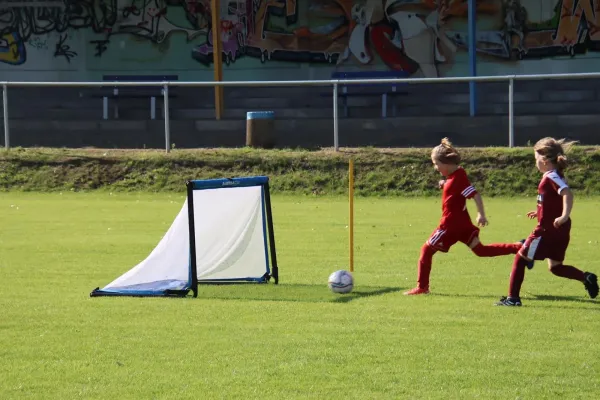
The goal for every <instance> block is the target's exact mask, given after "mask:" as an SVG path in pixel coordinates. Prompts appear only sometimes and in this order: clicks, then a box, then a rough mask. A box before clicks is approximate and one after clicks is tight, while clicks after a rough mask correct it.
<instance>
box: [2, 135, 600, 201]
mask: <svg viewBox="0 0 600 400" xmlns="http://www.w3.org/2000/svg"><path fill="white" fill-rule="evenodd" d="M462 152H463V158H464V166H465V168H466V169H467V171H468V173H469V176H470V178H471V180H472V181H473V182H474V183H475V185H476V186H477V188H478V189H479V190H480V191H481V192H482V193H484V194H485V195H487V196H500V195H501V196H513V195H515V194H518V195H522V194H526V195H534V194H535V191H536V186H537V183H538V181H539V173H538V172H537V171H536V170H535V167H534V162H533V156H532V151H531V149H530V148H518V149H504V148H485V149H464V150H462ZM429 154H430V149H371V148H366V149H345V150H343V151H342V152H339V153H334V152H333V151H331V150H321V151H305V150H253V149H246V148H242V149H219V150H215V149H202V150H174V151H172V152H171V153H170V154H164V153H163V152H160V151H157V150H136V151H132V150H98V149H88V150H68V149H45V148H42V149H23V148H16V149H11V150H9V151H6V150H3V151H0V190H3V191H67V190H73V191H82V190H84V191H87V190H107V191H111V192H123V191H138V190H142V191H152V192H161V191H164V192H182V191H184V183H185V181H186V180H188V179H207V178H222V177H234V176H248V175H267V176H269V177H270V178H271V179H272V182H271V185H272V189H273V191H274V192H275V193H295V194H342V193H346V191H347V187H348V180H347V173H348V158H349V157H351V156H352V157H354V159H355V165H356V167H355V168H356V194H357V195H359V196H373V195H394V196H421V195H437V194H438V190H437V188H436V184H435V183H436V182H437V180H438V179H439V175H438V174H437V172H435V171H434V170H433V169H432V167H431V162H430V159H429ZM572 158H573V161H574V164H573V167H572V168H570V169H569V171H568V178H569V182H570V185H571V186H572V187H573V188H574V189H575V190H576V191H577V192H578V193H579V194H587V195H600V150H599V149H598V148H595V147H581V148H578V149H576V150H575V151H574V152H573V154H572Z"/></svg>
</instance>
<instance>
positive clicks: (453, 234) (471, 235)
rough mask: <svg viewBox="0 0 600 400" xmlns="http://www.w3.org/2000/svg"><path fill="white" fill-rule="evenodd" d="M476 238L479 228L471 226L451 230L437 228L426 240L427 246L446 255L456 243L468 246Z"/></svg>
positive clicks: (441, 227)
mask: <svg viewBox="0 0 600 400" xmlns="http://www.w3.org/2000/svg"><path fill="white" fill-rule="evenodd" d="M477 236H479V228H478V227H476V226H475V225H473V224H468V225H466V224H465V225H463V226H457V227H452V228H448V227H443V226H438V227H437V229H436V230H435V231H433V233H432V234H431V237H430V238H429V239H428V240H427V244H428V245H429V246H431V247H432V248H434V249H435V250H438V251H441V252H444V253H447V252H448V250H450V247H452V246H454V245H455V244H456V243H457V242H462V243H464V244H466V245H467V246H468V245H469V244H470V243H471V241H473V239H475V238H476V237H477Z"/></svg>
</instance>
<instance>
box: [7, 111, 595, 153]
mask: <svg viewBox="0 0 600 400" xmlns="http://www.w3.org/2000/svg"><path fill="white" fill-rule="evenodd" d="M598 126H600V116H597V115H574V116H552V115H545V116H518V117H516V118H515V137H516V141H515V143H516V145H518V146H523V145H527V144H528V142H535V141H537V140H538V139H540V138H542V137H545V136H555V137H568V138H570V139H576V140H579V141H581V143H582V144H587V145H592V144H595V145H599V144H600V136H598V135H597V134H596V131H597V127H598ZM10 128H11V131H10V132H11V139H10V140H11V146H23V147H31V146H48V147H88V146H93V147H99V148H165V135H164V122H163V121H159V120H157V121H140V120H138V121H114V120H113V121H31V120H18V121H11V124H10ZM170 128H171V143H172V144H174V146H175V147H176V148H195V147H242V146H244V145H245V138H246V122H245V121H243V120H238V121H235V120H229V121H206V120H205V121H192V120H190V121H171V124H170ZM275 130H276V138H277V147H303V148H315V147H332V146H333V125H332V121H331V120H328V119H298V120H277V121H276V123H275ZM339 135H340V145H341V146H348V147H357V146H377V147H412V146H415V147H421V146H427V147H429V146H434V145H437V144H439V141H440V139H441V138H443V137H445V136H448V137H450V138H452V141H453V142H454V143H456V144H457V145H459V146H506V145H508V119H507V118H506V117H505V116H488V117H476V118H469V117H446V118H429V117H407V118H389V119H360V118H356V119H341V120H340V124H339ZM0 144H1V145H2V146H3V145H4V144H3V136H2V137H0Z"/></svg>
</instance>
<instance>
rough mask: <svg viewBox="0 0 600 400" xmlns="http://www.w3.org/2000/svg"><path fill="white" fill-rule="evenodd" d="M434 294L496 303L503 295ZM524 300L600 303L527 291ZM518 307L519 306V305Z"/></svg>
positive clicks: (575, 308)
mask: <svg viewBox="0 0 600 400" xmlns="http://www.w3.org/2000/svg"><path fill="white" fill-rule="evenodd" d="M431 295H432V296H442V297H462V298H472V299H490V301H491V304H492V305H493V304H494V303H496V302H497V301H498V300H499V299H500V297H501V296H496V295H479V294H455V293H432V294H431ZM521 299H522V300H523V304H524V305H525V306H526V305H528V304H529V302H530V301H532V302H543V301H546V302H549V301H558V302H565V303H566V302H572V303H583V304H590V305H592V304H597V305H600V302H598V301H596V300H593V299H586V298H582V297H581V296H555V295H544V294H533V293H527V296H523V297H521ZM532 307H535V308H562V309H573V310H593V311H600V307H599V308H597V309H593V308H582V307H569V306H563V305H547V306H545V305H541V304H540V303H537V304H535V305H532ZM517 308H518V307H517Z"/></svg>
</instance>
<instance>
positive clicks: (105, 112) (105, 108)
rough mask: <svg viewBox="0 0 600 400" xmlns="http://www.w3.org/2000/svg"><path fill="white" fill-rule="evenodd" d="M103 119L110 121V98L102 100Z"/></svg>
mask: <svg viewBox="0 0 600 400" xmlns="http://www.w3.org/2000/svg"><path fill="white" fill-rule="evenodd" d="M102 119H108V97H103V98H102Z"/></svg>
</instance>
